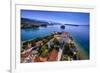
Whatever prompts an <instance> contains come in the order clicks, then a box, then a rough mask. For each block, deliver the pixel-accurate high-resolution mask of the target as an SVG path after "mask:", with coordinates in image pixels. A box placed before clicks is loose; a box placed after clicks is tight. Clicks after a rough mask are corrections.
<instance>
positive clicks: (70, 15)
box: [21, 10, 90, 25]
mask: <svg viewBox="0 0 100 73" xmlns="http://www.w3.org/2000/svg"><path fill="white" fill-rule="evenodd" d="M21 17H23V18H29V19H36V20H45V21H54V22H58V23H62V24H78V25H88V24H89V17H90V16H89V13H82V12H53V11H37V10H21Z"/></svg>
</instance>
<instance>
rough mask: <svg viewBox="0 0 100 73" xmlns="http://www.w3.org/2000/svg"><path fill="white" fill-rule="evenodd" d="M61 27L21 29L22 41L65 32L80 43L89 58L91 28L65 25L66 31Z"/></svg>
mask: <svg viewBox="0 0 100 73" xmlns="http://www.w3.org/2000/svg"><path fill="white" fill-rule="evenodd" d="M60 26H61V25H52V26H47V27H39V28H35V29H21V41H27V40H31V39H35V38H38V37H44V36H46V35H49V34H51V33H52V32H61V31H65V32H69V33H70V35H71V36H72V37H73V38H74V39H75V40H76V41H77V42H78V44H79V45H80V46H81V47H82V48H83V50H84V51H85V52H86V53H87V55H88V56H89V26H68V25H65V29H61V28H60Z"/></svg>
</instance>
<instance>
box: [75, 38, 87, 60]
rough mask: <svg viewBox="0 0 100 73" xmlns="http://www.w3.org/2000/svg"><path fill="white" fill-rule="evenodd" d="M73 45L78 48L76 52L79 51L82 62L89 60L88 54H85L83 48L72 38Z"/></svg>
mask: <svg viewBox="0 0 100 73" xmlns="http://www.w3.org/2000/svg"><path fill="white" fill-rule="evenodd" d="M74 44H75V46H76V47H77V48H78V50H79V51H80V53H81V55H82V57H83V60H88V59H89V56H88V54H87V53H86V52H85V50H84V48H83V47H82V46H81V45H80V44H79V43H78V42H77V40H76V39H75V38H74Z"/></svg>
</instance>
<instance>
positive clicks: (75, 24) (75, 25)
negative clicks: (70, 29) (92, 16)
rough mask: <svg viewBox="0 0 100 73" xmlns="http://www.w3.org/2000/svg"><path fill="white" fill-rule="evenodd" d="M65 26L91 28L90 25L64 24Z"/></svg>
mask: <svg viewBox="0 0 100 73" xmlns="http://www.w3.org/2000/svg"><path fill="white" fill-rule="evenodd" d="M64 25H68V26H89V25H77V24H64Z"/></svg>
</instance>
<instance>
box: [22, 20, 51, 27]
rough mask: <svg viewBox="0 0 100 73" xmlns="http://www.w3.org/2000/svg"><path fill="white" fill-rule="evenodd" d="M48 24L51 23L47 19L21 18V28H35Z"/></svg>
mask: <svg viewBox="0 0 100 73" xmlns="http://www.w3.org/2000/svg"><path fill="white" fill-rule="evenodd" d="M47 25H50V24H49V23H48V22H46V21H40V20H35V19H28V18H21V28H35V27H39V26H42V27H46V26H47ZM51 25H52V24H51Z"/></svg>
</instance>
